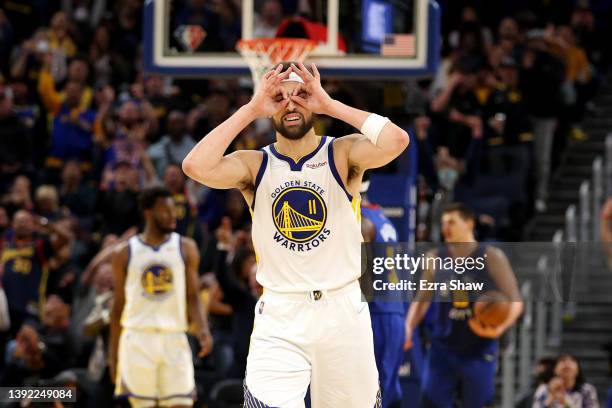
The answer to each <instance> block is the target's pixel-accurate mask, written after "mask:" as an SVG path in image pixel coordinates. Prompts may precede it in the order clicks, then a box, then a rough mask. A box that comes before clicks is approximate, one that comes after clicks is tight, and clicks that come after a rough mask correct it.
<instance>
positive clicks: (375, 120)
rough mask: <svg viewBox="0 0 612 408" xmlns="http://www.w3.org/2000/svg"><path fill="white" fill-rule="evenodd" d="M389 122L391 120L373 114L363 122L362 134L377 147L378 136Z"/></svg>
mask: <svg viewBox="0 0 612 408" xmlns="http://www.w3.org/2000/svg"><path fill="white" fill-rule="evenodd" d="M387 122H389V118H387V117H384V116H380V115H377V114H375V113H371V114H370V116H368V118H367V119H366V120H365V122H363V125H361V133H362V134H363V135H364V136H365V137H367V138H368V139H370V142H372V144H374V145H376V141H377V140H378V136H379V135H380V132H382V129H383V127H385V125H386V124H387Z"/></svg>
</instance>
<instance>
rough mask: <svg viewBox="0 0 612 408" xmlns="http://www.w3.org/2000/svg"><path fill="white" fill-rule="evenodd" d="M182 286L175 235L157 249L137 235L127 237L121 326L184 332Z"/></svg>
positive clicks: (181, 264)
mask: <svg viewBox="0 0 612 408" xmlns="http://www.w3.org/2000/svg"><path fill="white" fill-rule="evenodd" d="M185 285H186V283H185V260H184V257H183V253H182V250H181V236H180V235H179V234H177V233H172V234H170V237H169V238H168V240H167V241H166V242H164V243H163V244H161V245H159V246H158V247H152V246H150V245H148V244H146V243H144V242H143V241H142V239H141V238H140V237H139V236H135V237H132V238H130V240H129V260H128V265H127V275H126V279H125V306H124V309H123V314H122V316H121V325H122V326H123V327H124V328H126V329H136V330H160V331H168V332H184V331H186V330H187V300H186V299H187V298H186V288H185Z"/></svg>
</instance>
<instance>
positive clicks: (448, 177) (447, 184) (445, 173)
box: [438, 167, 459, 190]
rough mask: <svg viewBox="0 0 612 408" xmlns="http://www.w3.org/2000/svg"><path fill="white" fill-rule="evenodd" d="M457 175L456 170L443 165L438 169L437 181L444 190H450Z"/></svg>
mask: <svg viewBox="0 0 612 408" xmlns="http://www.w3.org/2000/svg"><path fill="white" fill-rule="evenodd" d="M458 177H459V175H458V173H457V170H455V169H452V168H450V167H445V168H442V169H439V170H438V181H439V182H440V185H441V186H442V187H443V188H444V189H446V190H452V189H453V188H454V187H455V183H456V182H457V178H458Z"/></svg>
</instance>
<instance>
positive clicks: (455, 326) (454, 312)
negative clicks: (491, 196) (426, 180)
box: [404, 204, 523, 408]
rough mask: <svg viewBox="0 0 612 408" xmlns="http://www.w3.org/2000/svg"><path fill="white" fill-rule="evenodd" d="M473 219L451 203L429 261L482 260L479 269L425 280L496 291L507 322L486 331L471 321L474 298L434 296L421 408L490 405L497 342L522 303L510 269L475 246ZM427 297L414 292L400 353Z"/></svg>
mask: <svg viewBox="0 0 612 408" xmlns="http://www.w3.org/2000/svg"><path fill="white" fill-rule="evenodd" d="M474 220H475V218H474V214H473V212H472V211H471V210H470V209H469V208H467V207H466V206H464V205H463V204H452V205H450V206H449V207H447V208H446V209H445V210H444V212H443V213H442V234H443V236H444V240H445V242H446V243H447V244H449V245H445V246H442V247H441V248H440V249H439V250H434V251H432V252H430V253H429V254H428V255H429V256H430V257H440V258H443V259H444V258H447V257H451V258H454V259H457V258H458V257H471V258H474V259H475V260H478V259H484V268H480V269H477V268H471V269H467V270H466V271H464V272H463V273H461V274H459V273H458V271H457V270H453V269H444V268H438V269H435V270H434V269H429V270H425V271H424V275H423V278H424V279H427V280H428V281H435V282H436V283H437V282H449V281H450V280H451V279H455V280H456V279H460V280H461V281H463V282H482V283H483V284H484V291H490V290H497V291H499V292H501V293H503V294H504V295H505V296H506V297H507V298H508V299H510V300H511V301H512V303H511V307H510V312H509V314H508V316H507V318H506V320H505V321H504V322H503V323H502V324H501V325H499V326H496V327H485V326H483V325H482V324H480V323H479V322H478V321H477V320H476V319H474V318H473V299H470V296H469V294H468V293H466V292H462V291H452V290H450V291H444V290H443V291H438V292H437V293H436V294H435V296H436V297H437V299H436V304H435V306H436V309H435V311H434V319H433V323H432V333H431V337H432V342H431V348H430V350H429V353H428V355H427V361H426V363H425V372H424V378H423V385H422V387H423V389H422V392H423V403H424V406H425V407H436V408H438V407H439V408H449V407H452V406H453V403H454V401H455V400H456V399H457V398H460V399H461V406H463V407H484V406H488V405H491V404H492V400H493V393H494V376H495V365H496V358H497V351H498V346H499V342H498V338H499V337H500V336H501V335H502V334H503V333H504V332H505V331H506V330H508V329H509V328H510V327H511V326H512V325H513V324H514V323H515V322H516V320H517V319H518V318H519V316H520V315H521V313H522V310H523V302H522V301H521V300H520V293H519V290H518V285H517V282H516V278H515V277H514V274H513V272H512V269H511V267H510V264H509V262H508V260H507V258H506V257H505V255H504V254H503V252H502V251H501V250H499V249H497V248H494V247H491V246H487V245H483V244H480V243H478V242H477V241H476V240H475V238H474V232H473V231H474ZM432 296H434V294H433V293H431V292H425V291H422V292H419V294H418V297H417V299H418V301H414V302H413V303H412V304H411V306H410V310H409V312H408V317H407V320H406V333H405V336H406V339H407V340H406V343H405V345H404V347H405V348H409V347H410V346H411V342H410V339H411V338H412V333H413V332H414V330H415V328H416V327H417V326H418V324H419V323H420V322H421V321H422V320H423V317H424V316H425V314H426V312H427V310H428V308H429V306H430V304H431V301H432Z"/></svg>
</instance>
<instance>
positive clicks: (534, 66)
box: [0, 0, 607, 407]
mask: <svg viewBox="0 0 612 408" xmlns="http://www.w3.org/2000/svg"><path fill="white" fill-rule="evenodd" d="M179 3H181V2H178V1H177V2H176V4H175V5H176V9H174V10H173V12H172V13H173V14H172V18H173V19H175V23H173V24H179V25H180V24H200V25H203V26H206V32H207V33H208V34H209V35H208V36H207V37H206V39H205V41H204V43H203V45H202V47H211V48H210V50H213V49H214V47H220V48H219V49H220V50H227V49H233V46H234V44H235V41H236V40H237V39H238V38H239V35H240V31H239V27H240V23H239V17H240V13H239V6H238V4H236V3H235V2H233V1H231V0H213V1H207V0H206V1H201V0H190V1H185V2H182V3H183V4H179ZM28 4H29V5H27V6H25V5H23V4H21V3H20V2H18V1H10V0H6V1H5V2H3V3H2V8H0V250H1V259H0V276H1V277H2V288H3V292H4V294H5V296H6V302H5V303H6V306H7V307H6V308H2V304H3V302H2V300H3V299H2V298H1V297H0V310H6V311H8V314H6V313H4V314H2V313H0V314H1V315H2V316H0V330H2V331H0V351H2V353H0V385H3V386H9V385H10V386H17V385H23V384H78V386H79V388H80V389H82V391H83V393H82V395H83V398H85V399H86V400H87V403H88V404H89V406H100V407H108V406H111V405H112V403H111V402H110V398H111V394H112V386H111V382H110V379H109V378H108V370H107V368H106V355H105V354H106V341H107V324H108V309H109V303H110V302H112V289H113V281H112V273H111V269H110V263H109V260H110V254H111V251H112V248H113V245H115V244H116V243H117V242H120V241H123V240H126V239H128V238H129V237H131V236H133V235H134V234H136V233H137V231H138V228H139V227H140V223H141V220H140V214H139V212H138V206H137V196H138V192H139V190H141V189H142V188H143V187H144V186H147V185H150V184H154V183H163V184H165V185H166V186H167V187H168V188H169V189H170V190H171V191H172V193H173V195H174V200H175V203H176V205H177V215H178V226H177V230H178V232H179V233H181V234H184V235H187V236H190V237H192V238H194V239H195V240H196V242H197V243H198V245H199V246H200V248H201V251H202V254H203V256H202V262H201V271H200V272H201V287H202V296H203V299H204V301H205V304H206V307H207V310H208V313H209V315H210V320H211V322H212V330H213V336H214V339H215V351H214V352H213V354H212V355H211V356H209V357H207V358H206V359H204V360H198V359H196V376H197V378H198V386H199V396H200V398H202V399H203V400H207V399H208V398H209V391H210V390H211V389H212V387H213V385H214V384H215V383H217V382H218V381H219V380H221V379H223V378H227V377H236V378H240V377H241V376H242V373H243V372H244V365H245V359H246V353H247V349H248V335H249V333H250V331H251V327H252V313H253V305H254V304H255V301H256V299H257V297H258V296H259V294H260V291H261V288H260V287H259V286H258V284H257V282H256V281H255V279H254V265H255V257H254V253H253V249H252V243H251V239H250V231H249V229H250V215H249V211H248V208H247V207H246V205H245V204H244V202H243V199H242V196H241V195H240V193H239V192H237V191H233V190H231V191H219V190H210V189H208V188H205V187H203V186H200V185H196V184H194V183H192V182H191V181H190V180H187V179H186V178H185V176H184V174H183V172H182V170H181V167H180V163H181V161H182V159H183V157H184V156H185V155H186V153H187V152H188V151H189V150H190V149H191V148H192V147H193V146H194V144H195V143H196V142H197V140H199V138H200V137H202V136H203V135H205V134H206V133H207V132H208V131H210V130H211V129H213V128H214V127H215V126H216V125H218V124H219V123H221V122H222V121H223V120H225V119H226V118H227V117H228V116H229V115H230V114H231V113H232V112H233V111H234V110H235V109H236V107H238V106H241V105H242V104H244V103H246V102H247V101H248V100H249V98H250V95H251V93H252V89H251V88H249V87H248V86H246V85H244V84H245V82H244V81H239V80H235V79H230V80H218V79H209V80H202V79H200V80H185V79H172V78H167V77H162V76H159V75H156V74H152V73H146V72H143V70H142V64H141V51H142V50H141V30H142V8H143V1H142V0H122V1H110V0H108V1H96V0H89V1H86V0H85V1H77V0H74V1H62V2H59V1H49V2H31V3H28ZM305 4H306V5H307V4H308V2H305V1H300V2H292V1H278V0H265V1H262V2H261V4H260V5H259V6H258V9H259V10H260V14H259V15H258V24H257V25H256V27H255V30H256V32H257V35H259V36H269V35H271V33H273V32H275V29H276V27H277V26H278V24H279V22H280V20H281V18H282V15H283V14H284V15H286V14H287V10H290V9H291V7H293V8H295V9H296V10H297V9H298V8H301V7H306V6H304V5H305ZM179 5H180V6H181V7H179ZM283 10H284V11H283ZM544 18H545V16H544V15H536V14H534V13H533V12H525V13H523V14H520V15H516V16H514V15H513V16H508V17H506V18H504V19H503V20H501V21H486V22H484V21H481V19H479V17H478V13H477V11H476V10H475V9H474V8H471V7H466V8H465V9H464V10H463V12H462V14H461V19H460V21H456V22H454V23H453V24H452V25H450V26H446V27H445V32H444V34H445V36H444V39H445V40H444V44H445V45H444V48H445V50H444V59H443V63H442V64H441V66H440V69H439V72H438V74H437V75H436V77H435V79H434V80H433V81H431V82H430V81H421V82H418V83H417V82H414V83H413V82H407V83H404V84H402V85H401V86H403V89H404V90H405V91H406V92H405V94H406V95H405V98H404V99H403V101H405V102H402V103H401V104H400V105H401V106H400V107H399V108H398V105H397V104H394V105H393V106H386V107H384V108H381V106H380V104H376V103H375V101H374V100H373V98H369V97H367V95H368V92H369V91H370V90H371V89H372V88H373V87H379V88H380V87H382V84H373V83H370V84H362V83H360V84H357V86H351V85H350V84H348V83H341V82H339V81H335V80H330V81H328V82H326V83H325V87H326V89H327V90H328V91H329V92H330V93H331V94H332V95H333V96H334V97H336V98H339V99H343V100H346V101H351V102H354V103H355V104H356V105H358V106H361V107H364V108H366V109H369V110H375V111H377V112H379V113H381V114H385V113H387V114H388V115H389V116H397V117H399V118H400V122H402V123H404V124H406V125H410V126H411V127H412V129H413V142H414V145H418V149H419V174H420V195H419V196H420V199H421V201H420V202H421V203H422V205H424V206H426V205H427V203H428V202H429V201H430V200H431V197H432V195H433V193H435V192H436V191H444V192H445V193H446V194H449V195H453V196H454V199H455V200H461V201H464V202H466V203H468V204H469V205H470V206H472V207H474V208H475V209H476V210H477V211H478V213H479V215H480V218H479V221H480V230H481V232H482V233H483V234H484V236H486V234H489V236H490V237H505V238H507V237H511V238H512V237H517V236H519V234H520V226H521V225H523V223H524V222H525V220H526V219H527V217H528V216H529V215H530V213H531V212H532V207H533V203H534V202H536V201H537V203H538V208H539V209H543V208H544V207H545V205H546V199H547V187H548V181H549V178H550V169H551V165H552V163H553V162H554V157H553V155H552V149H553V139H555V135H556V136H557V139H562V140H566V138H569V139H570V140H581V139H583V138H585V137H587V136H586V135H585V134H584V132H583V131H582V130H581V128H580V122H581V119H582V117H583V115H584V113H585V111H587V110H588V109H589V108H590V102H589V101H590V100H591V98H592V96H593V94H594V89H595V88H596V87H597V85H598V84H599V83H600V82H601V81H603V78H604V76H605V75H606V74H607V71H606V67H607V65H606V64H607V59H606V58H607V50H606V49H605V48H604V45H602V42H601V41H598V38H600V37H599V35H598V34H599V31H598V30H599V29H600V24H601V22H598V20H597V18H596V16H595V15H594V13H593V11H592V10H591V9H590V8H589V7H588V5H585V4H582V3H581V4H579V5H578V6H576V7H575V8H573V9H572V10H571V11H570V13H569V14H568V15H567V16H566V19H565V20H563V21H554V22H550V21H546V20H544ZM177 46H178V45H177ZM394 86H395V87H396V88H397V87H399V86H400V85H398V84H395V85H394ZM360 89H361V90H360ZM368 104H370V105H371V106H368ZM387 108H388V109H387ZM385 110H388V112H385ZM408 119H409V120H408ZM315 127H316V129H317V131H318V132H325V133H326V134H330V135H333V136H339V135H342V134H345V133H347V132H350V129H347V126H346V125H344V124H341V123H338V122H335V121H331V120H330V119H329V118H319V119H318V120H317V121H316V123H315ZM273 138H274V133H273V130H272V128H271V125H270V123H269V121H267V120H259V121H256V122H255V123H253V124H251V125H249V126H248V127H247V128H246V129H245V130H244V131H243V132H242V133H241V134H240V135H239V137H238V138H237V139H236V140H235V142H234V143H233V145H232V147H231V149H242V148H245V149H252V148H258V147H261V146H263V145H266V144H268V143H270V142H271V141H272V140H273ZM532 182H533V185H534V186H535V187H534V188H531V187H530V186H531V185H532ZM419 213H420V214H424V215H423V221H424V220H425V218H426V216H427V215H426V214H427V213H428V212H427V211H420V212H419ZM427 225H428V223H426V222H423V226H422V227H421V228H420V229H419V238H420V239H428V238H429V235H428V233H429V231H428V228H427ZM0 294H1V293H0ZM9 320H10V323H9ZM204 390H205V391H206V392H204Z"/></svg>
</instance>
